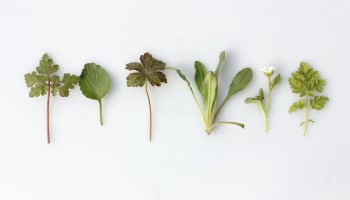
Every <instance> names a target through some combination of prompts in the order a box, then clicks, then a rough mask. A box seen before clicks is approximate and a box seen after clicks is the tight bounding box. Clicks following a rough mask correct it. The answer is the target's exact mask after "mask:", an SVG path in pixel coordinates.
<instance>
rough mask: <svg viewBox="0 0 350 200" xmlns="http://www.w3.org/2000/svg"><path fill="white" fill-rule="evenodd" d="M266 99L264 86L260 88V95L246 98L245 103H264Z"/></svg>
mask: <svg viewBox="0 0 350 200" xmlns="http://www.w3.org/2000/svg"><path fill="white" fill-rule="evenodd" d="M263 100H264V91H263V89H262V88H260V90H259V95H258V96H255V97H249V98H246V99H245V103H258V102H260V103H261V104H262V102H263Z"/></svg>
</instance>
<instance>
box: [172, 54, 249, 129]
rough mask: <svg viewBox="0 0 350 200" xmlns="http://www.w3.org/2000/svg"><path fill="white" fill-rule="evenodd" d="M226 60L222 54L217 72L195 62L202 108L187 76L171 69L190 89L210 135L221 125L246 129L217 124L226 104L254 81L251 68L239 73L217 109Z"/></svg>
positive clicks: (224, 122)
mask: <svg viewBox="0 0 350 200" xmlns="http://www.w3.org/2000/svg"><path fill="white" fill-rule="evenodd" d="M224 59H225V52H224V51H223V52H221V53H220V56H219V64H218V65H217V67H216V70H215V72H213V71H210V70H207V68H206V67H205V65H204V64H203V63H201V62H200V61H195V63H194V68H195V77H194V79H195V83H196V86H197V89H198V91H199V94H200V96H201V99H202V106H200V104H199V102H198V99H197V97H196V95H195V94H194V92H193V89H192V87H191V84H190V82H189V81H188V79H187V78H186V76H185V75H184V74H183V73H182V72H181V71H180V70H179V69H175V68H169V69H173V70H176V72H177V73H178V75H179V76H180V78H182V79H183V80H184V81H185V82H186V83H187V86H188V88H189V89H190V91H191V94H192V96H193V98H194V100H195V102H196V105H197V107H198V110H199V111H200V113H201V117H202V121H203V125H204V129H205V130H206V132H207V133H208V134H210V132H211V131H212V129H213V128H214V127H215V126H217V125H220V124H234V125H238V126H240V127H242V128H243V127H244V124H241V123H238V122H227V121H222V122H215V119H216V117H217V116H218V114H219V113H220V111H221V109H222V108H223V107H224V105H225V104H226V102H227V101H228V100H229V99H230V98H231V97H232V96H233V95H234V94H236V93H237V92H239V91H242V90H243V89H244V88H245V87H246V86H247V85H248V84H249V83H250V81H251V80H252V70H251V69H250V68H244V69H242V70H241V71H239V72H238V73H237V74H236V76H235V77H234V78H233V80H232V82H231V84H230V87H229V90H228V92H227V95H226V97H225V99H224V101H223V102H222V103H221V104H220V106H219V107H217V103H218V102H217V99H218V85H219V84H218V79H219V74H220V69H221V66H222V63H223V61H224Z"/></svg>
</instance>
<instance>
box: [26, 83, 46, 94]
mask: <svg viewBox="0 0 350 200" xmlns="http://www.w3.org/2000/svg"><path fill="white" fill-rule="evenodd" d="M46 94H47V86H46V85H44V84H43V83H37V84H36V85H35V86H34V87H32V88H30V92H29V97H38V96H40V95H46Z"/></svg>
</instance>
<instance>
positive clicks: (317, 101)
mask: <svg viewBox="0 0 350 200" xmlns="http://www.w3.org/2000/svg"><path fill="white" fill-rule="evenodd" d="M328 101H329V98H328V97H325V96H314V97H313V98H311V99H310V106H311V108H312V109H315V110H321V109H322V108H323V107H324V105H325V104H326V103H327V102H328Z"/></svg>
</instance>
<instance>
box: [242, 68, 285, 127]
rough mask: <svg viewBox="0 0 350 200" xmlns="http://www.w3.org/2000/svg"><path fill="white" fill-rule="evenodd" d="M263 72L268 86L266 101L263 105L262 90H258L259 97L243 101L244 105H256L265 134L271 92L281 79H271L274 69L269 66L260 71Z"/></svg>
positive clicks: (279, 77) (277, 77) (278, 77)
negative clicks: (261, 118) (262, 121)
mask: <svg viewBox="0 0 350 200" xmlns="http://www.w3.org/2000/svg"><path fill="white" fill-rule="evenodd" d="M262 71H263V72H264V75H265V76H266V78H267V84H268V89H267V99H266V101H265V105H264V99H265V95H264V90H263V89H262V88H260V90H259V95H258V96H255V97H250V98H247V99H246V100H245V102H246V103H255V104H256V105H258V107H259V109H260V112H261V114H262V115H263V120H264V131H265V133H267V131H268V118H267V117H268V112H269V105H270V98H271V92H272V90H273V89H274V88H275V87H276V85H278V84H279V83H280V82H281V81H282V77H281V75H280V74H278V75H277V76H275V77H274V78H272V75H273V74H274V72H275V67H273V66H270V67H266V68H264V69H262Z"/></svg>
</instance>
